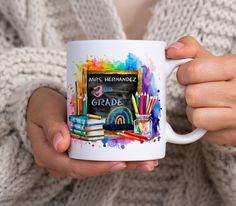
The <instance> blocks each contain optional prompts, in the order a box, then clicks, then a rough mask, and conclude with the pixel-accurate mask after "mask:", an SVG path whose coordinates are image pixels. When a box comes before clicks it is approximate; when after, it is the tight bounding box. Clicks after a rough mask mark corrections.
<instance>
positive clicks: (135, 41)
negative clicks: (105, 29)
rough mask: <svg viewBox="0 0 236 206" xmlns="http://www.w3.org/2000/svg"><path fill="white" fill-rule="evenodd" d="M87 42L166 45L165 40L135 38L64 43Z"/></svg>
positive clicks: (76, 41)
mask: <svg viewBox="0 0 236 206" xmlns="http://www.w3.org/2000/svg"><path fill="white" fill-rule="evenodd" d="M87 42H91V43H92V42H94V43H95V42H104V43H105V42H107V43H108V42H114V43H117V42H119V43H122V42H124V43H139V44H140V43H142V44H146V43H158V44H163V45H167V43H166V42H165V41H159V40H136V39H91V40H89V39H87V40H72V41H68V42H67V43H66V44H67V46H69V45H70V44H76V43H87Z"/></svg>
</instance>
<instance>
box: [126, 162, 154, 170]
mask: <svg viewBox="0 0 236 206" xmlns="http://www.w3.org/2000/svg"><path fill="white" fill-rule="evenodd" d="M157 165H158V160H148V161H133V162H127V167H126V168H125V170H126V171H128V170H139V171H143V172H150V171H152V170H153V169H154V168H155V167H156V166H157Z"/></svg>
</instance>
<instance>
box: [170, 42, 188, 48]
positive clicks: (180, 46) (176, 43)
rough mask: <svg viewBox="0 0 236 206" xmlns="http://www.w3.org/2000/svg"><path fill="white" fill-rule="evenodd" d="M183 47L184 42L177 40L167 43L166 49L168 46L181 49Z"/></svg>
mask: <svg viewBox="0 0 236 206" xmlns="http://www.w3.org/2000/svg"><path fill="white" fill-rule="evenodd" d="M183 47H184V44H183V43H182V42H178V41H177V42H174V43H172V44H171V45H169V46H168V47H167V48H166V49H169V48H175V49H181V48H183Z"/></svg>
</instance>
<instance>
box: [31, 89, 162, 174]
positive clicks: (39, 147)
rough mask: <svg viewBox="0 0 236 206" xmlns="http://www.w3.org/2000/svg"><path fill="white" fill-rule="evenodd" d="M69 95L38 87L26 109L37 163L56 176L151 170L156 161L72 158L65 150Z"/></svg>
mask: <svg viewBox="0 0 236 206" xmlns="http://www.w3.org/2000/svg"><path fill="white" fill-rule="evenodd" d="M65 120H66V99H65V98H64V97H63V96H62V95H60V94H59V93H57V92H56V91H54V90H51V89H49V88H39V89H37V90H36V91H35V92H34V93H33V95H32V96H31V98H30V101H29V104H28V109H27V132H28V136H29V139H30V142H31V145H32V150H33V155H34V159H35V162H36V164H38V165H39V166H40V167H43V168H45V169H47V170H48V171H49V172H50V174H51V175H52V176H54V177H63V176H71V177H74V178H84V177H88V176H97V175H102V174H106V173H111V172H116V171H121V170H132V169H137V170H140V171H151V170H153V168H154V166H156V165H157V161H155V160H154V161H145V162H129V163H125V162H96V161H83V160H73V159H71V158H69V157H68V154H67V153H66V151H67V149H68V148H69V146H70V133H69V130H68V127H67V124H66V122H65Z"/></svg>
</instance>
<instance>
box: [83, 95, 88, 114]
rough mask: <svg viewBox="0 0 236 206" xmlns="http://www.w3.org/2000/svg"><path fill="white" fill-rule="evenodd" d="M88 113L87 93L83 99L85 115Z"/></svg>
mask: <svg viewBox="0 0 236 206" xmlns="http://www.w3.org/2000/svg"><path fill="white" fill-rule="evenodd" d="M86 114H87V97H86V95H85V96H84V99H83V115H86Z"/></svg>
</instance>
